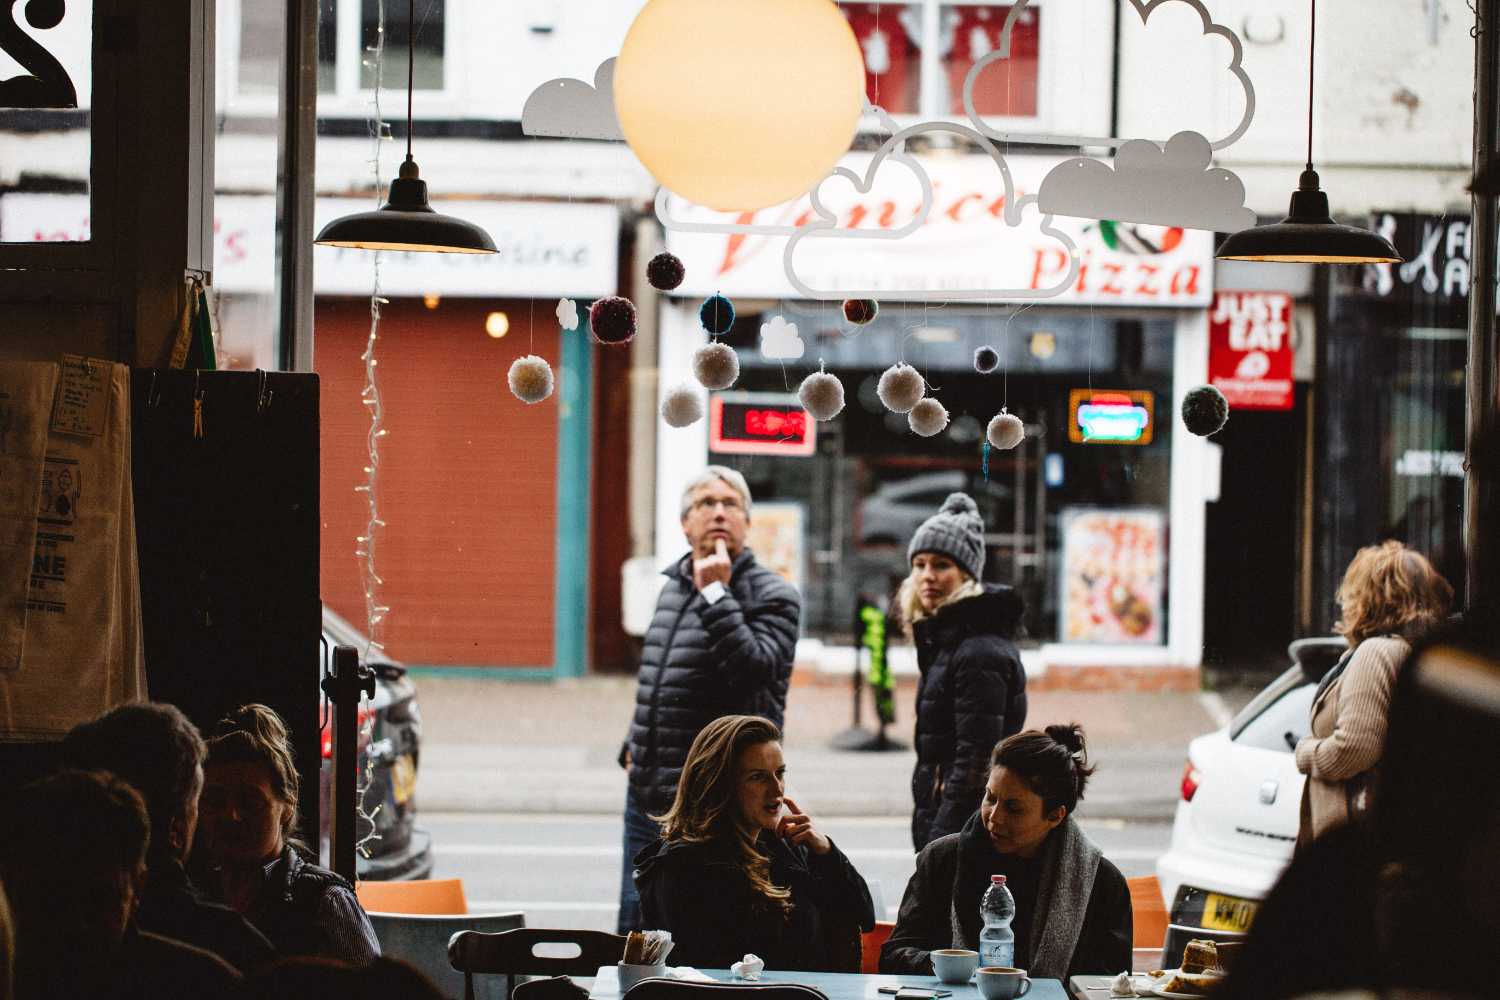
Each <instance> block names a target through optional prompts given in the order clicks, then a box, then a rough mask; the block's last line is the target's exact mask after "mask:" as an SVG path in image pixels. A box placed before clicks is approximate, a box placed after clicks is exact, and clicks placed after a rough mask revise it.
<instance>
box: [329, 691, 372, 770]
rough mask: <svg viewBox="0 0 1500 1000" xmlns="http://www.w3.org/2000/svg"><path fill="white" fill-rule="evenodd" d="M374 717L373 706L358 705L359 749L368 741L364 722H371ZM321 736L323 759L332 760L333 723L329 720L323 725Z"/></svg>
mask: <svg viewBox="0 0 1500 1000" xmlns="http://www.w3.org/2000/svg"><path fill="white" fill-rule="evenodd" d="M374 719H375V710H374V709H373V708H371V707H370V706H368V705H363V704H362V705H360V706H359V720H358V721H359V746H360V748H361V749H363V748H364V745H365V743H367V742H368V739H367V738H366V736H365V724H366V723H369V722H373V721H374ZM322 736H323V738H322V752H323V759H324V760H332V759H333V723H332V722H331V721H330V722H329V723H328V725H327V726H326V727H324V729H323V734H322Z"/></svg>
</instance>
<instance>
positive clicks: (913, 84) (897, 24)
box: [839, 3, 922, 115]
mask: <svg viewBox="0 0 1500 1000" xmlns="http://www.w3.org/2000/svg"><path fill="white" fill-rule="evenodd" d="M839 7H840V8H842V9H843V11H844V16H845V17H847V18H848V19H849V26H850V27H851V28H853V29H854V37H855V38H856V39H857V40H858V41H859V47H860V49H861V50H862V51H863V52H864V55H865V94H866V95H867V96H868V97H869V99H870V102H871V103H872V104H878V105H879V106H880V107H882V108H884V109H885V110H886V111H889V112H890V113H891V114H895V115H899V114H907V115H914V114H916V113H917V112H918V110H919V105H918V97H917V95H918V92H919V89H920V85H921V76H922V45H921V38H922V8H921V6H920V5H919V4H900V3H841V4H839Z"/></svg>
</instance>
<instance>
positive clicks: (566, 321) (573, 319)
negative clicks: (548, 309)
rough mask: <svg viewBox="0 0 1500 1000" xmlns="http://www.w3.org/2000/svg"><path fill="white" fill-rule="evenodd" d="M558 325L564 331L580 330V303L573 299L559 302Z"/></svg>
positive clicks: (559, 300)
mask: <svg viewBox="0 0 1500 1000" xmlns="http://www.w3.org/2000/svg"><path fill="white" fill-rule="evenodd" d="M557 325H558V326H560V327H562V328H563V329H564V330H576V329H578V303H577V302H574V301H573V300H572V299H558V300H557Z"/></svg>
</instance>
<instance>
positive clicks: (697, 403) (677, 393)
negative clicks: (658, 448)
mask: <svg viewBox="0 0 1500 1000" xmlns="http://www.w3.org/2000/svg"><path fill="white" fill-rule="evenodd" d="M661 418H662V419H663V420H665V421H666V422H667V425H668V426H669V427H686V426H688V425H689V424H696V423H697V422H698V421H700V420H702V419H703V400H702V399H701V398H700V397H699V394H698V389H697V387H696V386H691V385H688V384H687V383H686V382H684V383H683V384H682V385H678V386H674V387H672V388H671V389H669V390H667V398H666V399H663V400H662V401H661Z"/></svg>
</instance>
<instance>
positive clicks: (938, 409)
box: [906, 396, 948, 438]
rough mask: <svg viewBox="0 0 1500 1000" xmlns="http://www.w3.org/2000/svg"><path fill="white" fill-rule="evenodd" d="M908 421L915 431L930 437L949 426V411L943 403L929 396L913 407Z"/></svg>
mask: <svg viewBox="0 0 1500 1000" xmlns="http://www.w3.org/2000/svg"><path fill="white" fill-rule="evenodd" d="M906 422H907V423H908V424H910V425H911V429H912V430H913V431H915V432H916V433H918V434H920V435H922V436H923V437H924V438H930V437H932V436H933V435H935V434H941V433H942V432H943V428H945V427H947V426H948V411H947V410H946V409H945V408H944V407H943V404H942V403H939V402H938V401H937V400H935V399H933V398H932V397H931V396H929V397H927V398H926V399H924V400H921V401H920V402H918V403H917V405H916V406H914V407H912V410H911V413H910V414H909V415H908V416H907V418H906Z"/></svg>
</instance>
